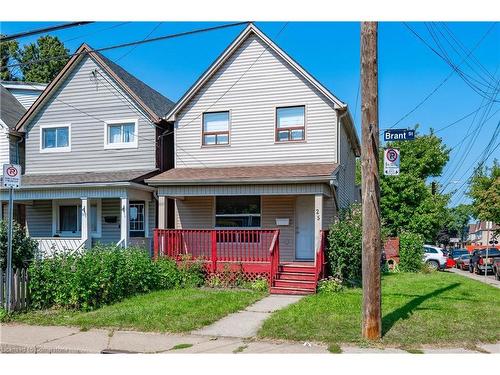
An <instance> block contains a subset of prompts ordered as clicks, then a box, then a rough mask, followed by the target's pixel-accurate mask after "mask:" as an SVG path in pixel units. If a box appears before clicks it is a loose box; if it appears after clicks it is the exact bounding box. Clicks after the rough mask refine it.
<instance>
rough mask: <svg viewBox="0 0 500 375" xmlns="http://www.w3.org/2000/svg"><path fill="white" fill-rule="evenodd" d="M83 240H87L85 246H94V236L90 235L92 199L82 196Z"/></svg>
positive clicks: (88, 247)
mask: <svg viewBox="0 0 500 375" xmlns="http://www.w3.org/2000/svg"><path fill="white" fill-rule="evenodd" d="M81 215H82V234H81V238H82V241H84V242H85V245H84V246H85V248H87V249H90V248H91V247H92V237H91V235H90V200H89V199H88V198H82V214H81Z"/></svg>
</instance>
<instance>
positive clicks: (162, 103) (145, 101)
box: [16, 44, 174, 131]
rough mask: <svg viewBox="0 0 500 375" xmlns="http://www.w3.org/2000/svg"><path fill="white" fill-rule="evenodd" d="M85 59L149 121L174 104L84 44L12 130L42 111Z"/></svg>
mask: <svg viewBox="0 0 500 375" xmlns="http://www.w3.org/2000/svg"><path fill="white" fill-rule="evenodd" d="M85 56H90V57H91V58H92V59H93V60H94V61H95V62H96V63H97V64H98V65H99V66H100V67H101V68H102V69H104V70H105V71H106V73H107V74H109V75H110V76H111V77H112V78H113V80H114V81H115V82H116V83H117V84H118V85H119V86H120V87H121V89H122V90H124V91H125V92H126V93H127V94H128V95H129V96H130V97H131V99H132V100H133V101H134V102H135V103H136V104H137V105H138V106H139V107H140V108H141V109H142V110H144V112H145V113H146V114H147V115H148V117H149V119H150V120H151V121H152V122H158V121H160V120H161V119H162V118H163V116H164V115H165V114H166V113H167V112H168V111H169V110H170V109H171V108H172V106H173V104H174V103H173V102H172V101H171V100H169V99H168V98H166V97H164V96H163V95H162V94H160V93H159V92H158V91H156V90H154V89H152V88H151V87H149V86H148V85H146V84H145V83H144V82H142V81H141V80H139V79H137V78H136V77H134V76H133V75H132V74H130V73H128V72H127V71H126V70H125V69H123V68H122V67H121V66H119V65H117V64H115V63H114V62H112V61H111V60H109V59H108V58H107V57H105V56H103V55H102V54H100V53H99V52H96V51H94V50H93V49H92V48H91V47H90V46H88V45H87V44H82V45H81V46H80V47H79V48H78V49H77V50H76V52H75V53H74V54H73V56H72V57H71V58H70V59H69V61H68V62H67V63H66V65H65V66H64V67H63V69H62V70H61V71H60V72H59V74H58V75H57V76H56V77H55V78H54V79H53V80H52V82H50V84H49V85H48V86H47V87H46V88H45V90H44V91H43V93H42V94H41V95H40V96H39V97H38V99H37V100H36V101H35V102H34V103H33V105H32V106H31V107H30V109H29V110H28V112H26V114H25V115H24V116H23V117H22V118H21V120H20V121H19V123H18V124H17V126H16V130H19V131H23V130H24V126H25V125H26V124H27V123H28V122H29V121H30V120H31V119H32V118H33V116H34V115H35V114H36V113H37V112H38V111H39V110H40V109H41V108H42V106H43V104H44V103H45V102H46V101H47V100H48V99H49V98H50V97H51V96H52V94H53V93H54V92H55V91H56V90H57V88H59V87H60V85H61V84H62V83H63V82H64V81H65V79H66V78H67V77H68V76H69V74H70V73H71V72H72V70H73V69H74V68H75V67H76V66H77V65H78V63H79V62H80V61H81V60H82V59H83V58H84V57H85Z"/></svg>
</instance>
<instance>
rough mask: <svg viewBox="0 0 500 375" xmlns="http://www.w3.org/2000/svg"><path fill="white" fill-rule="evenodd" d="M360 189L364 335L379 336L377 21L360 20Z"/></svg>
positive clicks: (379, 244)
mask: <svg viewBox="0 0 500 375" xmlns="http://www.w3.org/2000/svg"><path fill="white" fill-rule="evenodd" d="M361 116H362V119H361V121H362V122H361V128H362V130H361V137H362V146H361V181H362V185H361V191H362V214H363V255H362V258H363V259H362V272H363V327H362V334H363V337H364V338H367V339H369V340H376V339H379V338H380V337H381V331H382V322H381V295H380V258H381V250H380V248H381V239H380V187H379V174H378V147H379V130H378V68H377V22H362V23H361Z"/></svg>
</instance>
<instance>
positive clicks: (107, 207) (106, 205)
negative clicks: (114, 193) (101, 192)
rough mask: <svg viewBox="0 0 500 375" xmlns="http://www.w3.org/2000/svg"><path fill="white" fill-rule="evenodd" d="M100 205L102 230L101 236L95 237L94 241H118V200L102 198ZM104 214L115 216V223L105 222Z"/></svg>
mask: <svg viewBox="0 0 500 375" xmlns="http://www.w3.org/2000/svg"><path fill="white" fill-rule="evenodd" d="M101 205H102V221H101V223H102V229H101V230H102V232H101V238H96V239H95V240H94V242H101V243H115V244H116V243H118V242H119V241H120V200H119V199H103V200H102V201H101ZM106 216H116V223H106V222H105V221H104V218H105V217H106Z"/></svg>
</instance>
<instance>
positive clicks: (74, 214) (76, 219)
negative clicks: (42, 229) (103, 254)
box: [54, 203, 100, 237]
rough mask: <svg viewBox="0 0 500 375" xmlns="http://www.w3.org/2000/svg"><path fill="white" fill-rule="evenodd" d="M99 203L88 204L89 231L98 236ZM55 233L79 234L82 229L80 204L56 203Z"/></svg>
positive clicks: (63, 235)
mask: <svg viewBox="0 0 500 375" xmlns="http://www.w3.org/2000/svg"><path fill="white" fill-rule="evenodd" d="M99 211H100V205H99V204H98V203H92V204H91V205H90V231H91V234H92V235H93V236H94V237H99V236H100V228H99V222H100V220H99ZM55 213H56V217H55V220H56V228H55V233H54V234H57V235H59V236H62V237H74V236H80V235H81V231H82V220H81V219H82V206H81V205H80V204H71V203H56V212H55Z"/></svg>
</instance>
